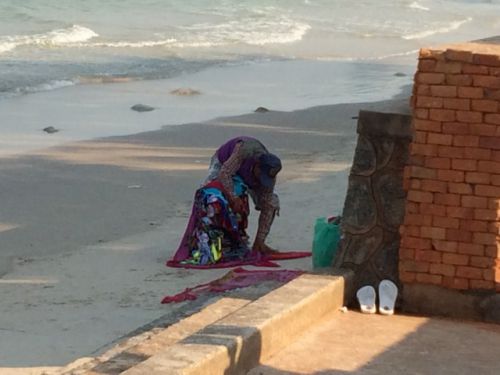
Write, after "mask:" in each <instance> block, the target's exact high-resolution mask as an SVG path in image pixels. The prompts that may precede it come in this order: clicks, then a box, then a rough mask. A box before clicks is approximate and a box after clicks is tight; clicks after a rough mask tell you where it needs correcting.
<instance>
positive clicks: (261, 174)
mask: <svg viewBox="0 0 500 375" xmlns="http://www.w3.org/2000/svg"><path fill="white" fill-rule="evenodd" d="M280 170H281V160H280V158H278V157H277V156H276V155H274V154H271V153H265V154H262V155H260V156H259V159H258V161H257V164H256V165H255V170H254V173H255V177H257V179H258V180H259V182H260V184H261V185H262V186H264V187H273V186H274V183H275V182H276V175H277V174H278V173H279V171H280Z"/></svg>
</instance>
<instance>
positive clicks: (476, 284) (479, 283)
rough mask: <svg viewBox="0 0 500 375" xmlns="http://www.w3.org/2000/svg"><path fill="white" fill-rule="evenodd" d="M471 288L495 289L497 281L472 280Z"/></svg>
mask: <svg viewBox="0 0 500 375" xmlns="http://www.w3.org/2000/svg"><path fill="white" fill-rule="evenodd" d="M469 286H470V289H494V288H495V283H494V282H493V281H486V280H470V284H469Z"/></svg>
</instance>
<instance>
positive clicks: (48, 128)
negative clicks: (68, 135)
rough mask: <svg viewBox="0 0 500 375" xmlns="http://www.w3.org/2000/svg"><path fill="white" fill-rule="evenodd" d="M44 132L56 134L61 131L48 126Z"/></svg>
mask: <svg viewBox="0 0 500 375" xmlns="http://www.w3.org/2000/svg"><path fill="white" fill-rule="evenodd" d="M42 130H43V131H44V132H45V133H47V134H54V133H57V132H58V131H59V129H56V128H54V127H53V126H47V127H46V128H43V129H42Z"/></svg>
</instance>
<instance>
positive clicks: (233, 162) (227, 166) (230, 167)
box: [218, 142, 244, 212]
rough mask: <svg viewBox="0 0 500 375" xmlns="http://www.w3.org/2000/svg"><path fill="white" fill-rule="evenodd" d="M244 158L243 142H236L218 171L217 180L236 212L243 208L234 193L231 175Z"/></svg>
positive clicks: (238, 167)
mask: <svg viewBox="0 0 500 375" xmlns="http://www.w3.org/2000/svg"><path fill="white" fill-rule="evenodd" d="M243 160H244V150H243V142H238V143H237V144H236V145H235V146H234V149H233V152H232V154H231V156H230V157H229V159H227V160H226V161H225V162H224V163H223V164H222V166H221V169H220V171H219V177H218V180H219V182H220V183H221V184H222V186H223V187H224V190H225V191H226V193H227V194H228V199H229V202H230V204H231V206H232V207H233V209H234V210H235V211H236V212H240V211H242V210H243V209H244V207H243V202H242V201H241V199H240V198H238V197H237V196H236V195H235V194H234V186H233V176H234V175H235V174H236V172H238V169H240V166H241V163H242V162H243Z"/></svg>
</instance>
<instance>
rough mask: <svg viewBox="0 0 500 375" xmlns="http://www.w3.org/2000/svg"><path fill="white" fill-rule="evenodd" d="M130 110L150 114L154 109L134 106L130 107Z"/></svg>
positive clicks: (140, 105)
mask: <svg viewBox="0 0 500 375" xmlns="http://www.w3.org/2000/svg"><path fill="white" fill-rule="evenodd" d="M130 109H131V110H132V111H136V112H150V111H154V110H155V108H154V107H151V106H149V105H145V104H135V105H133V106H132V107H130Z"/></svg>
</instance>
